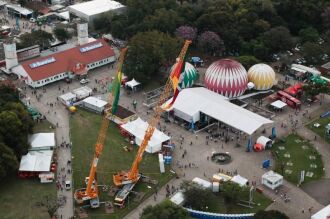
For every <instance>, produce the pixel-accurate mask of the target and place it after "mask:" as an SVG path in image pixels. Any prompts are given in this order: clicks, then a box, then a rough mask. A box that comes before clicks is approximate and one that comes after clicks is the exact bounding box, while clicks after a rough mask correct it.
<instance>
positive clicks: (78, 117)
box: [70, 109, 173, 218]
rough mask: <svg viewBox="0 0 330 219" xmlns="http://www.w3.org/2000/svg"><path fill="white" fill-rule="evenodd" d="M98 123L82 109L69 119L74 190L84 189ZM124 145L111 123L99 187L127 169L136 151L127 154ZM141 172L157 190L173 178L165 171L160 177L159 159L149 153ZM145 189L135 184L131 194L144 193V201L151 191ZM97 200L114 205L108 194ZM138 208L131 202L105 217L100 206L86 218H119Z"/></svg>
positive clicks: (142, 185)
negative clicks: (153, 181) (134, 192)
mask: <svg viewBox="0 0 330 219" xmlns="http://www.w3.org/2000/svg"><path fill="white" fill-rule="evenodd" d="M101 119H102V118H101V116H100V115H98V114H94V113H91V112H87V111H85V110H82V109H78V112H77V113H75V114H74V115H73V116H72V117H71V119H70V132H71V139H72V142H73V147H72V154H73V159H72V160H73V161H72V162H73V163H72V165H73V171H74V172H73V173H74V174H73V179H74V187H75V189H77V188H81V187H85V185H84V183H83V181H84V179H85V177H86V176H88V174H89V168H90V162H91V160H92V157H93V154H94V143H95V142H96V137H97V134H98V131H99V127H100V123H101ZM125 145H128V143H127V142H126V141H125V139H124V138H123V137H122V136H121V135H120V132H119V128H118V126H117V125H116V124H114V123H110V127H109V129H108V133H107V138H106V143H105V146H104V148H103V153H102V155H101V157H100V160H99V163H98V171H97V172H98V174H97V177H98V184H99V185H109V184H112V175H113V173H115V172H117V171H120V170H128V169H129V168H130V166H131V164H132V162H133V159H134V157H135V154H136V152H137V147H134V150H133V151H132V152H126V151H125V150H124V149H123V146H125ZM140 170H141V171H140V172H142V173H143V174H144V175H148V176H150V177H152V178H153V179H157V180H158V181H159V183H160V185H159V186H161V185H164V184H165V183H166V182H168V181H169V180H170V179H171V178H172V177H173V176H172V175H171V174H169V169H167V173H166V174H160V173H159V164H158V156H157V155H151V154H148V153H145V154H144V157H143V160H142V163H141V165H140ZM147 186H148V185H147V184H145V183H138V184H137V186H136V187H135V189H134V190H135V191H141V192H146V196H145V198H146V197H147V196H150V195H151V194H152V192H153V191H154V190H153V189H149V188H148V187H147ZM100 197H101V201H108V200H109V201H113V197H109V196H108V195H107V194H101V195H100ZM138 204H139V203H135V202H132V201H130V202H129V204H128V206H127V207H126V208H125V209H121V210H119V209H116V212H115V213H114V214H111V215H106V214H105V211H104V206H101V207H100V208H99V209H96V210H94V209H93V210H90V211H89V216H90V218H122V217H123V216H124V215H126V214H127V213H128V212H129V211H131V210H132V209H134V208H135V207H136V206H137V205H138Z"/></svg>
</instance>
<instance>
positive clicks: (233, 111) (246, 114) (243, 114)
mask: <svg viewBox="0 0 330 219" xmlns="http://www.w3.org/2000/svg"><path fill="white" fill-rule="evenodd" d="M169 101H171V100H169ZM169 110H174V114H175V116H177V117H180V118H182V119H184V120H185V121H187V122H198V121H199V120H200V113H204V114H205V115H207V116H210V117H212V118H214V119H216V120H218V121H220V122H223V123H225V124H227V125H229V126H231V127H233V128H235V129H237V130H240V131H242V132H244V133H246V134H248V135H252V134H253V133H254V132H255V131H256V130H257V129H259V128H260V127H261V126H263V125H265V124H271V123H273V121H272V120H269V119H267V118H265V117H262V116H260V115H258V114H256V113H253V112H251V111H249V110H246V109H244V108H242V107H239V106H237V105H235V104H232V103H230V102H229V101H228V98H226V97H224V96H222V95H219V94H217V93H214V92H212V91H210V90H208V89H206V88H203V87H197V88H186V89H183V90H182V91H181V92H180V93H179V95H178V97H177V99H176V101H175V102H174V104H173V106H172V107H171V108H170V109H169Z"/></svg>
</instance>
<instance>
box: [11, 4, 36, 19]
mask: <svg viewBox="0 0 330 219" xmlns="http://www.w3.org/2000/svg"><path fill="white" fill-rule="evenodd" d="M6 7H7V8H11V9H13V10H15V11H17V12H18V13H20V14H22V15H24V16H27V15H29V14H32V13H33V11H30V10H29V9H27V8H23V7H21V6H19V5H13V4H7V5H6Z"/></svg>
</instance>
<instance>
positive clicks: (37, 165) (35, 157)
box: [19, 150, 53, 172]
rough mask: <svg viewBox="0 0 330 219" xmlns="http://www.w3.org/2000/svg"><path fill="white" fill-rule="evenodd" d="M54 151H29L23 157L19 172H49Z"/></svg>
mask: <svg viewBox="0 0 330 219" xmlns="http://www.w3.org/2000/svg"><path fill="white" fill-rule="evenodd" d="M52 156H53V151H52V150H45V151H29V152H28V153H27V154H26V155H24V156H22V159H21V163H20V166H19V171H26V172H49V171H50V167H51V162H52Z"/></svg>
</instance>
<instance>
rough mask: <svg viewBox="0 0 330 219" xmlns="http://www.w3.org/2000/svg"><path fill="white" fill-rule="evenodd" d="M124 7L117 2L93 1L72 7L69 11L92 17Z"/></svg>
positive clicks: (107, 0)
mask: <svg viewBox="0 0 330 219" xmlns="http://www.w3.org/2000/svg"><path fill="white" fill-rule="evenodd" d="M124 7H125V6H124V5H122V4H121V3H119V2H116V1H111V0H93V1H88V2H84V3H80V4H75V5H71V6H69V7H68V8H69V10H71V9H72V10H76V11H80V12H81V13H84V14H86V15H89V16H91V15H95V14H100V13H104V12H107V11H111V10H116V9H119V8H124Z"/></svg>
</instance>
